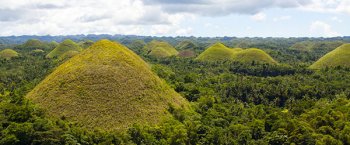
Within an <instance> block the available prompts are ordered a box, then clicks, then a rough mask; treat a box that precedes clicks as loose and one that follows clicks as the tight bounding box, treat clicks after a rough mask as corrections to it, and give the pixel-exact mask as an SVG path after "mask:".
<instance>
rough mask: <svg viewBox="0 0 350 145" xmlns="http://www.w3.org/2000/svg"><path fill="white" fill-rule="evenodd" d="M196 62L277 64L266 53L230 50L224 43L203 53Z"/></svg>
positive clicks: (250, 50)
mask: <svg viewBox="0 0 350 145" xmlns="http://www.w3.org/2000/svg"><path fill="white" fill-rule="evenodd" d="M196 60H199V61H206V62H215V61H238V62H242V63H250V62H253V61H255V62H262V63H270V64H276V63H277V62H276V61H275V60H274V59H273V58H272V57H271V56H270V55H268V54H267V53H266V52H264V51H263V50H260V49H257V48H249V49H242V48H228V47H226V46H225V45H223V44H222V43H215V44H214V45H212V46H210V47H209V48H207V49H206V50H205V51H204V52H202V53H201V54H200V55H199V56H198V57H197V58H196Z"/></svg>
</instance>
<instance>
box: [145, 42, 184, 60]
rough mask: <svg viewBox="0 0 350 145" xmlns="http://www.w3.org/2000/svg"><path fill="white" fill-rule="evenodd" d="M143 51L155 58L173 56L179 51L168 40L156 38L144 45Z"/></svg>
mask: <svg viewBox="0 0 350 145" xmlns="http://www.w3.org/2000/svg"><path fill="white" fill-rule="evenodd" d="M144 52H145V53H146V54H148V55H150V56H154V57H157V58H164V57H170V56H175V55H177V54H178V53H179V52H177V50H176V49H175V48H174V47H173V46H171V45H170V44H169V43H168V42H165V41H156V40H153V41H151V42H149V43H148V44H147V45H146V46H145V47H144Z"/></svg>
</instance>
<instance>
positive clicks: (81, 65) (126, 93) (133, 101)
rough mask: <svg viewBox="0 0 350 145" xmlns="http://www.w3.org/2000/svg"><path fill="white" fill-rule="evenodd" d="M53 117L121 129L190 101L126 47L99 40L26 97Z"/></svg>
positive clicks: (186, 105)
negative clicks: (170, 107)
mask: <svg viewBox="0 0 350 145" xmlns="http://www.w3.org/2000/svg"><path fill="white" fill-rule="evenodd" d="M26 97H27V98H29V99H30V100H32V101H33V102H34V103H36V104H37V105H38V106H39V107H41V108H43V109H45V110H47V111H48V114H49V115H51V116H54V117H61V118H62V117H63V118H66V119H67V120H69V121H76V122H78V123H79V124H82V125H84V126H85V127H87V128H100V129H103V130H108V131H110V130H125V129H126V128H128V127H130V126H132V125H133V124H134V123H142V124H157V123H160V122H161V121H162V119H164V118H168V117H172V115H171V114H170V113H169V112H168V108H169V105H171V106H173V107H175V108H180V107H182V108H184V109H189V103H188V102H187V100H186V99H184V98H182V97H181V96H180V95H179V94H178V93H176V92H175V91H174V90H173V89H172V88H170V87H169V86H168V85H167V84H166V83H165V81H163V80H161V79H160V78H159V77H158V76H156V75H155V74H154V73H153V72H152V71H151V69H150V68H149V65H148V64H147V63H146V62H145V61H143V60H142V59H141V58H140V57H139V56H138V55H136V54H135V53H134V52H132V51H131V50H129V49H128V48H126V47H125V46H123V45H121V44H119V43H115V42H111V41H109V40H101V41H98V42H96V43H95V44H93V45H92V46H91V47H89V48H88V49H86V50H84V51H83V52H81V53H80V54H78V55H76V56H75V57H73V58H71V59H69V60H68V61H66V62H65V63H63V64H62V65H60V66H59V67H57V69H56V70H55V71H54V72H53V73H52V74H50V75H49V76H47V77H46V78H45V79H44V80H43V81H42V82H41V83H40V84H39V85H37V86H36V87H35V88H34V89H33V90H32V91H31V92H30V93H28V94H27V96H26Z"/></svg>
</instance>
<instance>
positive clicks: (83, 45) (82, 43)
mask: <svg viewBox="0 0 350 145" xmlns="http://www.w3.org/2000/svg"><path fill="white" fill-rule="evenodd" d="M92 44H94V41H91V40H84V41H80V42H79V44H78V45H79V46H80V47H81V48H84V49H85V48H88V47H90V46H91V45H92Z"/></svg>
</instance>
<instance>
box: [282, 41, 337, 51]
mask: <svg viewBox="0 0 350 145" xmlns="http://www.w3.org/2000/svg"><path fill="white" fill-rule="evenodd" d="M342 44H344V43H343V42H341V41H301V42H297V43H295V44H293V45H292V46H291V47H290V48H289V49H291V50H297V51H301V52H313V53H315V52H320V51H331V50H333V49H335V48H337V47H339V46H341V45H342Z"/></svg>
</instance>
